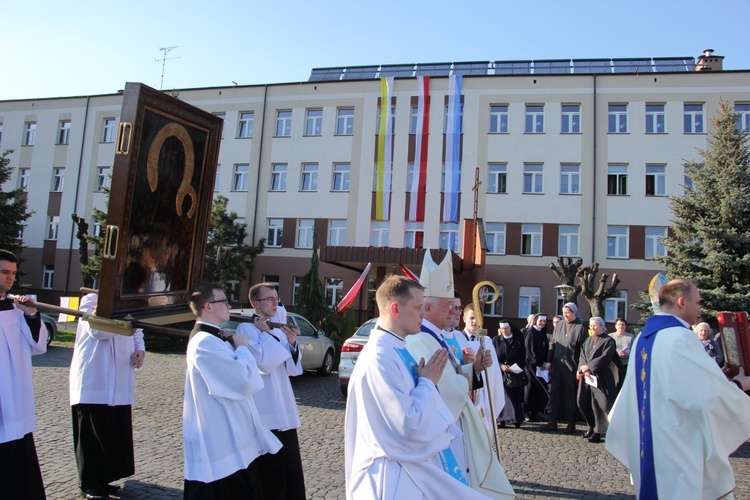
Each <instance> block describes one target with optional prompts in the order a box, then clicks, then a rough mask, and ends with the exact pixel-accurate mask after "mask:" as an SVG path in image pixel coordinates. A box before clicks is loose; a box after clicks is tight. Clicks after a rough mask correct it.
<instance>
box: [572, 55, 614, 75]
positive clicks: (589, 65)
mask: <svg viewBox="0 0 750 500" xmlns="http://www.w3.org/2000/svg"><path fill="white" fill-rule="evenodd" d="M573 72H574V73H576V74H588V75H592V74H602V73H612V64H611V62H610V60H609V59H573Z"/></svg>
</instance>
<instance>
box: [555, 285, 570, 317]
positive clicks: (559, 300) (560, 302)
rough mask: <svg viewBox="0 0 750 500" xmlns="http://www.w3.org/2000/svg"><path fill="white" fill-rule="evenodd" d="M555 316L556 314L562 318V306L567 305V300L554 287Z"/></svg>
mask: <svg viewBox="0 0 750 500" xmlns="http://www.w3.org/2000/svg"><path fill="white" fill-rule="evenodd" d="M555 288H556V290H555V314H558V315H560V316H562V313H563V310H562V308H563V306H564V305H565V304H567V302H568V299H567V298H566V296H565V294H564V293H563V292H562V291H560V289H559V288H557V287H555Z"/></svg>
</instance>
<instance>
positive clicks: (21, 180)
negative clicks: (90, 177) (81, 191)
mask: <svg viewBox="0 0 750 500" xmlns="http://www.w3.org/2000/svg"><path fill="white" fill-rule="evenodd" d="M96 170H97V174H96V185H95V187H94V190H95V191H97V192H102V191H104V190H106V189H109V186H110V183H111V180H112V177H111V172H112V168H111V167H97V169H96ZM29 181H31V167H20V168H19V169H18V188H19V189H23V190H24V191H28V190H29ZM64 188H65V168H64V167H55V168H53V169H52V184H51V185H50V191H51V192H53V193H62V192H63V190H64Z"/></svg>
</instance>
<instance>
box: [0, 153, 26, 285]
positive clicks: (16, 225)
mask: <svg viewBox="0 0 750 500" xmlns="http://www.w3.org/2000/svg"><path fill="white" fill-rule="evenodd" d="M11 153H13V150H12V149H7V150H5V151H4V152H3V153H2V155H0V187H1V186H4V185H5V184H6V183H7V182H8V181H9V180H10V179H11V177H12V176H13V170H14V169H13V167H12V166H11V165H10V155H11ZM0 206H2V207H3V212H2V213H3V215H2V217H0V248H2V249H4V250H8V251H9V252H13V253H14V254H15V255H16V257H17V258H18V264H19V266H18V267H19V269H20V268H21V267H22V266H21V263H23V262H24V261H25V260H26V259H24V258H23V255H22V254H23V249H24V248H26V247H25V246H24V244H23V240H20V239H19V238H18V235H19V234H21V233H23V229H24V227H25V224H24V223H25V222H26V221H27V220H28V219H29V217H31V214H33V213H34V212H33V211H29V210H28V209H27V205H26V192H25V191H24V190H23V189H11V190H8V191H4V190H2V189H0ZM19 274H22V273H20V272H19Z"/></svg>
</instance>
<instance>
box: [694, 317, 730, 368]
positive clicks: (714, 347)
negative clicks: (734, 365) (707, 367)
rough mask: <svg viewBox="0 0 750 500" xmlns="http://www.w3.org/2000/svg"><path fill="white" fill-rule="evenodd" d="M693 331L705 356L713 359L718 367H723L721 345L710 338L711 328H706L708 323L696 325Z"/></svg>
mask: <svg viewBox="0 0 750 500" xmlns="http://www.w3.org/2000/svg"><path fill="white" fill-rule="evenodd" d="M693 331H694V332H695V334H696V335H698V338H699V339H700V341H701V343H702V344H703V348H704V349H705V350H706V354H708V355H709V356H711V357H712V358H714V361H716V364H717V365H719V367H723V366H724V353H723V352H722V350H721V344H720V343H719V341H718V340H716V339H714V338H712V335H711V327H710V326H708V323H698V324H697V325H695V326H694V327H693Z"/></svg>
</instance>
